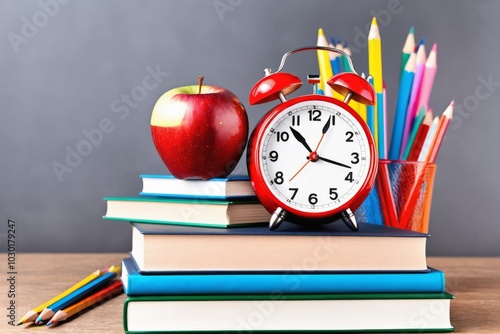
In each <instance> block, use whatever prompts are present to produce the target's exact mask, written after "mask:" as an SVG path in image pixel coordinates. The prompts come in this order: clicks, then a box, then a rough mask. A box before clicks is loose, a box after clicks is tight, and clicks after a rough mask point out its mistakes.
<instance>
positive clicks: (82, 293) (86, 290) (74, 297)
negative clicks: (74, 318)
mask: <svg viewBox="0 0 500 334" xmlns="http://www.w3.org/2000/svg"><path fill="white" fill-rule="evenodd" d="M115 276H116V272H114V271H111V268H110V271H109V272H107V273H105V274H104V275H102V276H99V277H98V278H96V279H94V280H93V281H91V282H89V283H87V284H86V285H84V286H82V287H81V288H79V289H77V290H75V291H73V292H72V293H70V294H69V295H67V296H66V297H64V298H62V299H60V300H58V301H56V302H55V303H53V304H51V305H49V306H47V307H46V308H45V309H44V310H43V311H42V313H40V315H39V316H38V318H37V319H36V320H35V323H36V324H37V325H40V324H42V322H43V321H45V320H48V319H50V318H52V316H53V315H54V314H55V313H56V312H57V311H59V310H62V309H64V308H66V307H68V306H70V305H71V304H73V303H75V302H77V301H79V300H81V299H83V298H85V297H86V296H88V295H89V294H91V293H92V292H93V291H95V290H96V289H99V288H100V287H102V286H103V285H105V284H106V283H107V282H109V281H110V280H111V279H113V278H114V277H115Z"/></svg>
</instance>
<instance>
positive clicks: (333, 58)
mask: <svg viewBox="0 0 500 334" xmlns="http://www.w3.org/2000/svg"><path fill="white" fill-rule="evenodd" d="M328 46H329V47H331V48H334V47H335V40H334V39H333V38H330V43H329V44H328ZM328 56H329V57H330V65H332V72H333V74H338V73H340V54H338V53H336V52H328Z"/></svg>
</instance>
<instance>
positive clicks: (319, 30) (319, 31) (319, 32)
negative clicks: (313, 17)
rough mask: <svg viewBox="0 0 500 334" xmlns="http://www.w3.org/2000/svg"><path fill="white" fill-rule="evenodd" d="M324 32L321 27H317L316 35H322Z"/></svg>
mask: <svg viewBox="0 0 500 334" xmlns="http://www.w3.org/2000/svg"><path fill="white" fill-rule="evenodd" d="M324 34H325V33H324V32H323V28H319V29H318V35H320V36H321V35H324Z"/></svg>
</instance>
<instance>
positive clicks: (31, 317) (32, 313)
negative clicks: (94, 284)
mask: <svg viewBox="0 0 500 334" xmlns="http://www.w3.org/2000/svg"><path fill="white" fill-rule="evenodd" d="M100 274H101V270H96V271H94V272H93V273H91V274H90V275H88V276H87V277H85V278H84V279H82V280H81V281H80V282H78V283H76V284H75V285H73V286H72V287H70V288H68V289H67V290H65V291H63V292H61V293H60V294H58V295H57V296H55V297H54V298H52V299H50V300H49V301H47V302H45V303H43V304H41V305H39V306H37V307H35V308H34V309H32V310H29V311H28V312H27V313H26V314H25V315H24V316H23V317H22V318H21V320H20V321H19V322H18V323H17V325H21V324H24V323H27V322H33V321H35V320H36V319H37V318H38V316H39V314H40V312H42V311H43V310H44V309H45V308H46V307H48V306H50V305H52V304H54V303H55V302H57V301H59V300H61V299H62V298H64V297H66V296H67V295H69V294H70V293H72V292H74V291H76V290H78V289H79V288H81V287H82V286H84V285H85V284H87V283H89V282H91V281H92V280H94V279H95V278H97V277H99V275H100Z"/></svg>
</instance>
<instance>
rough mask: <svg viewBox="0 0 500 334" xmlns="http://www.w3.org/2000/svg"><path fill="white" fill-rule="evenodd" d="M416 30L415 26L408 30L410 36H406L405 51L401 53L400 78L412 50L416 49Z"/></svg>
mask: <svg viewBox="0 0 500 334" xmlns="http://www.w3.org/2000/svg"><path fill="white" fill-rule="evenodd" d="M414 30H415V29H414V28H413V27H410V31H409V32H408V36H406V41H405V44H404V46H403V53H402V54H401V68H400V71H399V77H400V78H401V76H402V75H403V71H404V69H405V66H406V62H407V61H408V59H409V58H410V55H411V54H412V52H414V51H415V32H414Z"/></svg>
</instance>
